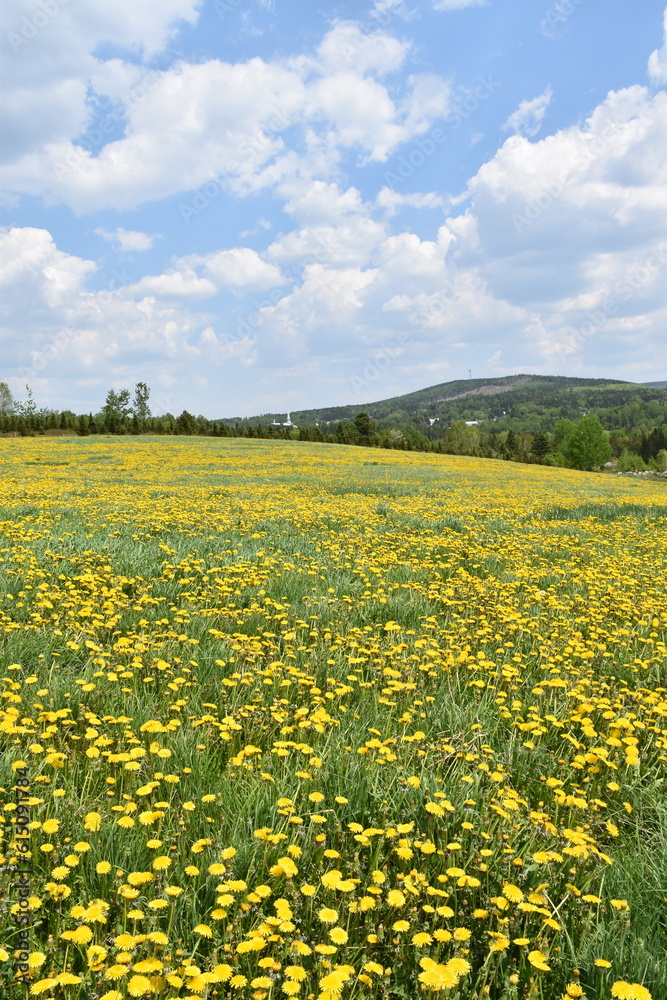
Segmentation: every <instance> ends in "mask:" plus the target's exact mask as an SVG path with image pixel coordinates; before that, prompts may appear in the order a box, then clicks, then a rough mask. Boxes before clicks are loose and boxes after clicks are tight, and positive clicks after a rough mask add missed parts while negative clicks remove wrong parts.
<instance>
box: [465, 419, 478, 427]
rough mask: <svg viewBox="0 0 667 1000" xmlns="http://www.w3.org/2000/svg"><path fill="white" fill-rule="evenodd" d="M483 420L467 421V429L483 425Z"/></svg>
mask: <svg viewBox="0 0 667 1000" xmlns="http://www.w3.org/2000/svg"><path fill="white" fill-rule="evenodd" d="M481 422H482V421H481V420H466V427H477V424H481Z"/></svg>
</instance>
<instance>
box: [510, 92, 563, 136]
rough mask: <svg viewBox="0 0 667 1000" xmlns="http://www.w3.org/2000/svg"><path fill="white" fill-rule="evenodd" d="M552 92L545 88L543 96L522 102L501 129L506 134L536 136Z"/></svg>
mask: <svg viewBox="0 0 667 1000" xmlns="http://www.w3.org/2000/svg"><path fill="white" fill-rule="evenodd" d="M552 97H553V90H552V89H551V87H547V89H546V90H545V91H544V93H543V94H540V95H539V96H538V97H533V99H532V100H530V101H529V100H525V101H522V102H521V104H520V105H519V107H518V108H517V109H516V111H513V112H512V114H511V115H510V116H509V118H508V119H507V121H506V122H505V123H504V124H503V126H502V128H503V129H504V130H505V131H506V132H508V131H512V132H520V133H521V134H522V135H528V136H532V135H537V133H538V132H539V131H540V129H541V127H542V122H543V120H544V116H545V114H546V112H547V108H548V107H549V105H550V103H551V98H552Z"/></svg>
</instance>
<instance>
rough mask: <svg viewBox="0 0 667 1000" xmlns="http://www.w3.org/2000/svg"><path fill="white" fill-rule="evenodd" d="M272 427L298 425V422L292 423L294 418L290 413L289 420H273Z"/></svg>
mask: <svg viewBox="0 0 667 1000" xmlns="http://www.w3.org/2000/svg"><path fill="white" fill-rule="evenodd" d="M271 427H296V424H293V423H292V418H291V417H290V415H289V413H288V414H287V420H286V421H285V423H281V422H280V421H279V420H272V421H271Z"/></svg>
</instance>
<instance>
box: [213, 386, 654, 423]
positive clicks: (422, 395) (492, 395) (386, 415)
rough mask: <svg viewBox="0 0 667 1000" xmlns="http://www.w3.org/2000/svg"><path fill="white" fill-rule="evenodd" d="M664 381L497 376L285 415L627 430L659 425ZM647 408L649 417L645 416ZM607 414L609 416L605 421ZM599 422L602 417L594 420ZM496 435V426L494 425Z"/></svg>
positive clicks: (276, 416) (307, 419)
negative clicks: (588, 423)
mask: <svg viewBox="0 0 667 1000" xmlns="http://www.w3.org/2000/svg"><path fill="white" fill-rule="evenodd" d="M662 386H667V383H663V384H662V385H661V384H656V385H655V386H653V385H639V384H637V383H634V382H624V381H622V380H620V379H584V378H569V377H566V376H556V375H527V374H521V375H512V376H507V377H504V378H495V379H494V378H491V379H465V380H459V381H454V382H444V383H442V384H440V385H434V386H430V387H429V388H427V389H420V390H418V391H417V392H411V393H407V394H406V395H403V396H394V397H392V398H390V399H383V400H379V401H377V402H371V403H364V404H361V403H359V404H349V405H345V406H330V407H322V408H318V409H309V410H300V411H293V412H292V413H291V419H292V423H293V424H294V425H296V426H297V427H315V426H316V425H319V426H320V427H326V426H328V425H331V424H337V423H338V422H340V421H347V420H353V419H354V417H355V416H356V414H357V413H359V412H361V411H364V412H366V413H368V414H369V416H370V417H371V418H372V420H373V421H375V423H376V424H377V426H378V428H388V427H401V426H403V427H404V426H413V427H419V428H431V427H432V428H433V430H436V429H439V430H444V429H445V428H446V427H448V426H449V425H450V424H452V423H453V422H454V421H456V420H468V421H480V422H494V423H496V425H498V423H499V424H500V426H501V427H504V428H507V429H512V428H514V429H520V428H522V427H528V426H529V427H530V429H531V430H532V431H535V432H539V431H547V430H550V429H551V428H552V427H553V426H554V424H555V423H556V422H557V421H558V420H560V419H563V418H568V419H570V420H574V421H576V420H578V419H580V417H581V416H582V414H584V413H589V412H597V413H599V414H602V413H604V414H605V415H607V417H608V419H607V420H606V421H603V422H605V425H606V426H609V427H625V426H632V425H634V424H636V423H638V422H641V421H642V420H643V419H646V418H648V419H649V421H650V423H654V422H655V420H656V419H657V422H658V423H664V421H665V415H666V414H667V388H663V387H662ZM654 410H655V413H653V411H654ZM610 414H613V417H612V416H610ZM285 416H286V415H285V414H284V413H264V414H261V415H258V416H255V417H250V418H248V419H240V418H237V419H226V420H225V421H224V422H225V423H240V424H249V425H255V426H256V425H258V424H264V425H266V424H270V423H272V422H275V423H283V422H284V421H285ZM601 419H602V416H601ZM498 429H500V427H498Z"/></svg>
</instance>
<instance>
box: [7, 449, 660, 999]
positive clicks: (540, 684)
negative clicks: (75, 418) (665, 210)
mask: <svg viewBox="0 0 667 1000" xmlns="http://www.w3.org/2000/svg"><path fill="white" fill-rule="evenodd" d="M0 473H1V475H0V577H1V582H2V598H1V601H0V632H1V633H2V651H1V655H2V664H1V669H0V675H1V678H2V679H1V681H0V690H1V693H2V702H1V705H2V708H1V710H0V807H1V808H0V819H1V821H2V823H1V825H0V837H1V838H2V839H1V841H0V866H1V867H0V873H1V874H2V882H1V883H0V976H2V977H3V978H4V982H5V984H6V986H7V995H8V996H9V995H10V990H12V989H14V990H15V993H12V994H11V995H16V996H22V995H23V993H24V992H29V995H30V996H44V997H46V998H54V1000H61V998H71V1000H92V998H95V1000H125V998H126V997H146V998H153V997H155V998H160V1000H162V998H164V1000H177V998H178V1000H186V998H187V1000H206V998H209V997H218V998H220V1000H229V998H233V1000H237V998H238V1000H250V998H252V1000H279V998H281V1000H282V998H290V997H294V998H299V1000H353V998H368V1000H381V998H383V1000H390V998H406V1000H412V998H418V997H426V998H431V997H433V998H451V1000H473V998H475V1000H476V998H479V997H490V998H493V1000H514V998H517V1000H518V998H522V1000H523V998H539V1000H560V998H561V997H562V998H563V1000H567V998H570V997H587V998H589V1000H610V998H612V997H613V998H626V1000H648V998H652V1000H665V998H667V985H666V984H667V794H666V793H667V786H666V781H665V778H666V776H667V647H666V645H665V642H666V638H667V597H666V590H667V484H665V483H664V482H652V483H648V482H638V481H636V480H632V481H628V480H627V479H624V478H622V477H618V478H616V477H613V476H602V475H592V474H585V473H578V472H572V471H568V470H564V469H550V468H545V467H540V466H520V465H516V464H514V463H504V462H494V461H488V460H483V459H474V458H464V457H455V456H439V455H431V454H417V453H410V452H394V451H384V450H377V449H366V448H354V447H338V446H335V445H317V444H307V443H299V442H282V441H260V440H254V441H253V440H242V439H230V440H219V439H196V438H170V439H166V440H165V439H159V440H156V439H151V438H141V437H140V438H120V439H119V438H115V439H110V438H105V437H95V438H68V439H65V438H61V439H57V440H54V439H39V438H32V439H5V440H3V441H2V442H0ZM17 873H18V874H17ZM26 918H27V919H26ZM26 980H27V983H28V984H27V985H23V984H24V983H25V982H26Z"/></svg>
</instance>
